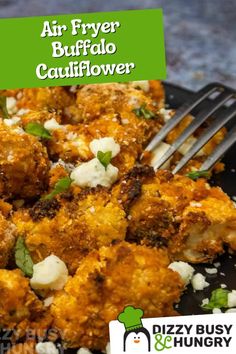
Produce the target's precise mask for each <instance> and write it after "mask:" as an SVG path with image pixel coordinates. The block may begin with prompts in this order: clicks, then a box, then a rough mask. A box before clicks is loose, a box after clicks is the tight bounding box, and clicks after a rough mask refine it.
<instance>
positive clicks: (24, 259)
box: [15, 237, 34, 277]
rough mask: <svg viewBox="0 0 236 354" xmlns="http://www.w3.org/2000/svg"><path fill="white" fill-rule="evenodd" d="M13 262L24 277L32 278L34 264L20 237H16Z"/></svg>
mask: <svg viewBox="0 0 236 354" xmlns="http://www.w3.org/2000/svg"><path fill="white" fill-rule="evenodd" d="M15 262H16V265H17V266H18V267H19V268H20V269H21V270H22V272H23V273H24V274H25V275H26V276H28V277H32V275H33V265H34V263H33V261H32V258H31V256H30V253H29V250H28V249H27V247H26V245H25V241H24V239H23V238H22V237H18V239H17V241H16V246H15Z"/></svg>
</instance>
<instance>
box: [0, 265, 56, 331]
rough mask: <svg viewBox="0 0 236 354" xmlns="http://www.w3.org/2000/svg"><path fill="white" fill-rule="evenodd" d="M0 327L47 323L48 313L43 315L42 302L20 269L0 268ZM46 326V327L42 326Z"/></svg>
mask: <svg viewBox="0 0 236 354" xmlns="http://www.w3.org/2000/svg"><path fill="white" fill-rule="evenodd" d="M0 293H1V298H0V327H3V328H9V329H11V330H12V329H14V328H16V327H17V328H18V327H19V328H21V329H22V330H23V329H26V328H27V326H28V328H35V326H36V323H37V322H38V326H39V328H40V326H41V327H42V326H43V324H44V322H45V323H46V324H47V326H48V325H49V318H50V314H48V315H47V316H46V317H48V318H47V319H46V317H44V311H45V308H44V306H43V303H42V302H41V301H40V300H39V299H38V298H37V297H36V295H35V294H34V292H33V291H32V290H31V288H30V286H29V280H28V279H27V278H25V277H24V276H23V274H22V273H21V271H20V270H6V269H0ZM44 328H47V327H44Z"/></svg>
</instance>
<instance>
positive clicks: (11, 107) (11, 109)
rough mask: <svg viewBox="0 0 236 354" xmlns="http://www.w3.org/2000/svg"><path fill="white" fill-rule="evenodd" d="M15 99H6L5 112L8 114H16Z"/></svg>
mask: <svg viewBox="0 0 236 354" xmlns="http://www.w3.org/2000/svg"><path fill="white" fill-rule="evenodd" d="M16 102H17V101H16V99H15V98H14V97H7V101H6V105H7V111H8V112H9V113H10V114H13V113H16V111H17V108H16Z"/></svg>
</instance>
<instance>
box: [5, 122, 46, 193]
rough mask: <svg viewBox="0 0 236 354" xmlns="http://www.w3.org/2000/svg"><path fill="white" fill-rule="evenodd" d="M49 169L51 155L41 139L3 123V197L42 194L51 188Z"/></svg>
mask: <svg viewBox="0 0 236 354" xmlns="http://www.w3.org/2000/svg"><path fill="white" fill-rule="evenodd" d="M48 170H49V159H48V155H47V152H46V149H45V147H43V145H42V144H41V143H40V142H39V141H38V139H37V138H36V137H34V136H32V135H29V134H26V133H24V131H23V130H22V129H21V128H15V129H11V128H9V127H7V126H5V124H4V123H2V122H0V195H1V196H5V197H17V198H27V197H34V196H37V195H39V194H40V193H42V191H43V190H44V189H45V186H46V185H47V179H48Z"/></svg>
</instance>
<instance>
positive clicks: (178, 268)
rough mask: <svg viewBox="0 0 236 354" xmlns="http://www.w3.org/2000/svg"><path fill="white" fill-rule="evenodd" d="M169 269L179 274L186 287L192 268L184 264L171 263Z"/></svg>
mask: <svg viewBox="0 0 236 354" xmlns="http://www.w3.org/2000/svg"><path fill="white" fill-rule="evenodd" d="M168 268H170V269H172V270H173V271H174V272H177V273H179V275H180V276H181V278H182V280H183V282H184V283H185V285H188V284H189V283H190V281H191V279H192V277H193V273H194V268H193V267H192V266H191V265H189V264H188V263H186V262H182V261H179V262H173V263H171V264H170V265H169V267H168Z"/></svg>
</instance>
